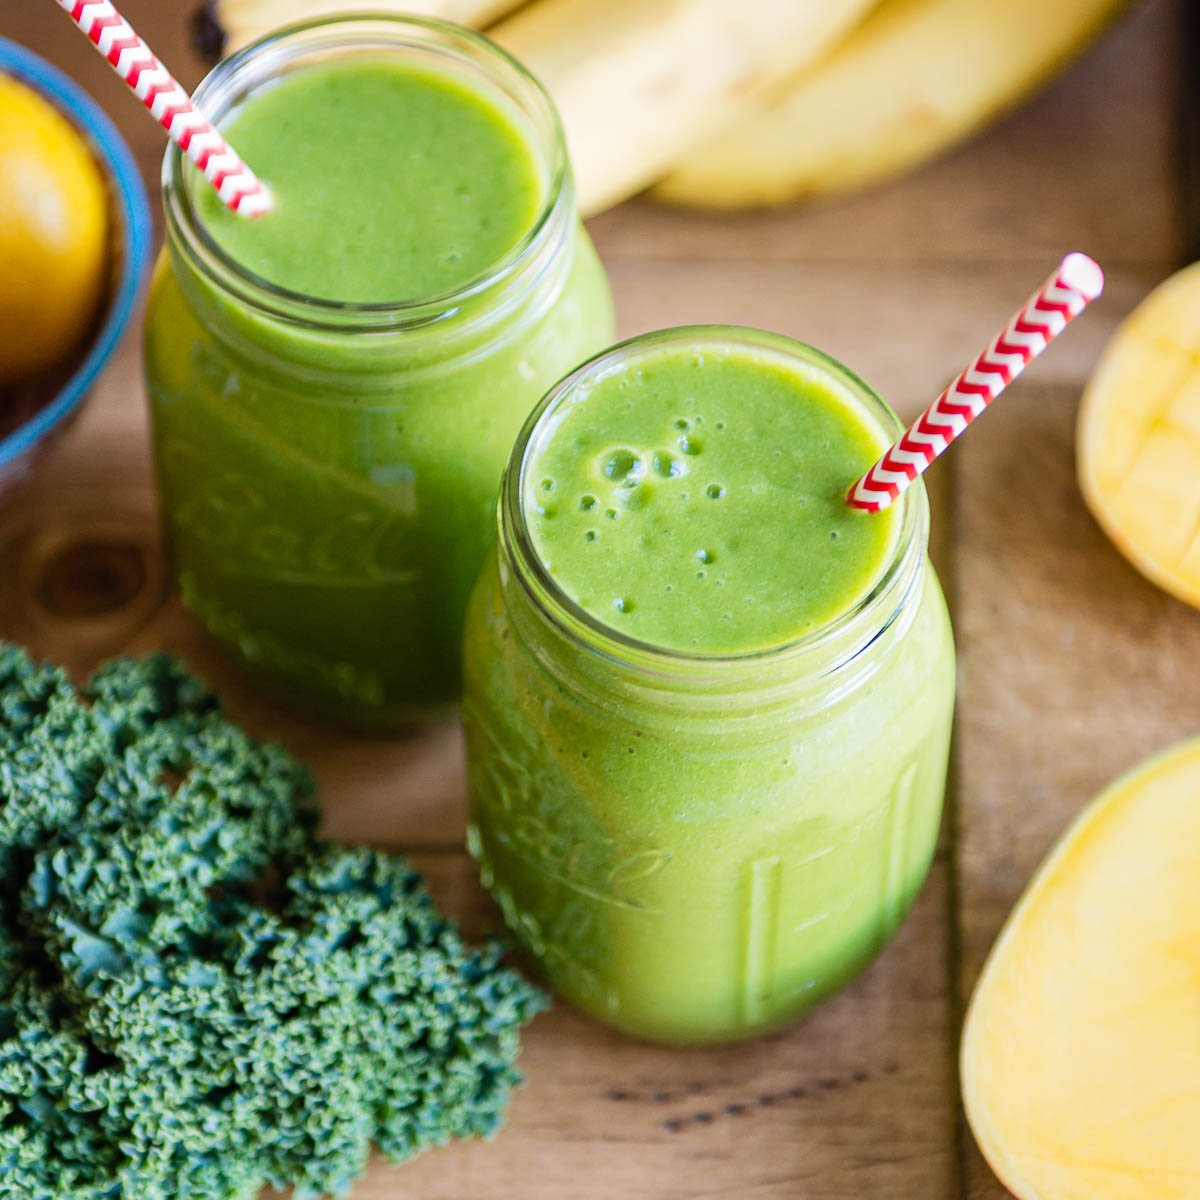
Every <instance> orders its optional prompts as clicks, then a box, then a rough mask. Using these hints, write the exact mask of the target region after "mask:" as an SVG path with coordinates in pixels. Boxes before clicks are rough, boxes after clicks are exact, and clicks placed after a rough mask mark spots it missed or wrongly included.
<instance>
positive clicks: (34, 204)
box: [0, 75, 108, 384]
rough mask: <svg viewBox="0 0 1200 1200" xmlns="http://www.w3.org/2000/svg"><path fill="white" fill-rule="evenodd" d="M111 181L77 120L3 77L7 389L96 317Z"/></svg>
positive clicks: (0, 279)
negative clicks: (108, 183) (73, 121)
mask: <svg viewBox="0 0 1200 1200" xmlns="http://www.w3.org/2000/svg"><path fill="white" fill-rule="evenodd" d="M107 243H108V195H107V188H106V185H105V180H104V175H103V173H102V172H101V170H100V168H99V166H98V165H97V163H96V161H95V159H94V158H93V157H92V155H91V152H90V151H89V149H88V147H87V144H86V143H85V142H84V140H83V139H82V138H81V137H80V135H79V134H78V133H77V132H76V131H75V129H74V127H73V126H72V125H71V123H70V122H69V121H68V120H67V119H66V118H65V117H64V116H63V115H62V114H61V113H59V111H58V110H57V109H56V108H55V107H54V106H53V105H52V104H50V103H49V102H48V101H47V100H44V99H43V98H42V97H41V96H40V95H38V93H37V92H35V91H34V90H33V89H32V88H30V87H27V86H26V85H25V84H23V83H18V82H17V81H16V80H15V79H12V78H11V77H9V76H6V75H0V384H5V383H13V382H16V381H17V380H20V379H23V378H25V377H26V376H29V375H32V374H34V373H35V372H37V371H40V370H43V369H44V368H46V367H49V366H52V365H53V364H54V363H55V362H57V361H58V360H59V359H61V358H62V357H63V356H64V355H65V354H67V353H68V352H69V351H70V350H71V349H72V347H73V346H75V344H76V343H77V342H78V341H79V339H80V338H81V337H82V336H83V334H84V333H85V332H86V330H87V328H88V326H89V325H90V324H91V322H92V319H93V318H94V316H95V314H96V309H97V305H98V303H99V300H100V296H101V293H102V291H103V289H104V284H105V279H106V275H107V264H108V249H107Z"/></svg>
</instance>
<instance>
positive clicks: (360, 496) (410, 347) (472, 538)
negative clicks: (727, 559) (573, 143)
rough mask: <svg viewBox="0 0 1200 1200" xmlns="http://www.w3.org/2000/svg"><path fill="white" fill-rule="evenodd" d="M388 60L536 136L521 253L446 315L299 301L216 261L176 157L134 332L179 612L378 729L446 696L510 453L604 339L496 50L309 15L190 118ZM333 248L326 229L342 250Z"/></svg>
mask: <svg viewBox="0 0 1200 1200" xmlns="http://www.w3.org/2000/svg"><path fill="white" fill-rule="evenodd" d="M390 59H392V60H400V61H403V62H405V63H414V64H417V65H418V66H419V67H420V68H421V69H422V70H427V71H429V72H437V73H443V74H444V75H446V76H448V77H450V78H452V79H453V80H454V81H456V86H461V87H462V88H463V89H464V90H469V91H470V92H471V93H472V94H473V95H477V96H478V97H480V102H481V103H486V104H488V105H492V106H494V107H495V108H496V109H497V110H498V111H501V112H502V113H503V114H504V116H505V119H506V120H507V121H508V122H510V123H511V125H512V126H513V127H515V128H516V129H517V130H519V132H520V133H521V135H522V136H523V137H524V139H525V140H526V141H527V143H528V146H529V148H530V150H531V151H532V156H533V159H534V160H535V162H536V166H537V173H538V178H539V185H538V186H539V187H540V189H541V195H540V196H539V198H538V202H537V215H536V218H535V219H534V220H533V221H532V223H531V224H530V226H529V228H528V229H526V230H525V231H524V232H523V234H522V235H521V237H520V238H519V240H518V241H517V242H516V243H515V244H514V245H513V246H512V247H511V248H510V249H509V250H508V251H507V253H505V254H504V255H503V256H502V257H501V258H500V259H499V260H498V261H496V262H494V263H492V264H491V265H490V266H489V267H488V268H487V269H486V270H485V271H483V272H482V274H479V275H477V276H475V277H473V278H471V279H469V280H468V281H467V282H465V283H463V284H462V285H461V286H456V287H454V288H453V290H451V291H448V292H445V293H443V294H439V295H433V296H429V297H419V298H415V299H406V300H403V301H402V302H397V303H376V302H372V303H362V304H359V303H353V302H346V301H331V300H328V299H323V298H322V297H321V296H319V295H308V294H300V293H297V292H293V291H289V290H287V289H286V288H284V287H281V286H277V285H275V284H272V283H271V282H269V281H268V280H266V279H264V278H262V277H260V276H259V275H256V274H255V273H254V272H253V271H251V270H250V269H249V268H248V267H247V266H246V265H245V264H244V263H241V262H239V261H237V260H236V259H235V258H234V257H233V256H232V255H231V254H230V253H229V252H228V251H227V250H226V249H223V248H222V246H221V245H220V244H219V242H218V241H217V240H216V239H215V238H214V237H213V236H212V235H211V233H210V231H209V230H208V229H207V228H206V226H205V223H204V220H203V212H202V205H201V204H200V203H199V199H200V195H201V192H202V190H203V189H205V188H207V186H208V185H207V184H206V183H204V181H203V180H202V179H201V178H200V177H199V175H198V173H197V172H196V171H195V170H194V168H192V167H191V166H190V164H189V165H186V166H185V163H184V160H183V158H182V156H181V154H180V152H179V150H178V149H176V148H174V147H172V148H171V149H170V150H169V151H168V153H167V156H166V160H165V163H164V167H163V191H164V203H165V208H166V218H167V246H166V251H165V254H164V257H163V259H162V260H161V261H160V263H159V265H158V270H157V272H156V276H155V280H154V284H153V287H152V291H151V295H150V301H149V307H148V311H147V316H146V337H145V364H146V377H147V382H148V388H149V398H150V406H151V415H152V419H153V431H154V448H155V456H156V463H157V471H158V480H159V487H160V494H161V509H162V519H163V524H164V528H165V534H166V542H167V548H168V553H169V555H170V558H171V561H172V563H173V566H174V569H175V572H176V574H177V577H178V580H179V584H180V587H181V590H182V593H183V598H184V601H185V603H186V604H187V606H188V607H189V608H190V609H191V610H192V611H193V612H194V613H196V614H197V615H198V616H199V617H200V619H201V620H202V621H203V622H204V624H205V625H206V626H207V628H208V629H209V631H210V632H211V633H212V634H214V635H215V636H216V637H217V638H218V639H220V640H221V641H222V642H223V643H224V644H225V645H226V646H227V647H229V648H230V649H231V650H232V651H233V652H234V653H235V654H237V655H239V656H240V657H241V659H242V660H243V661H244V663H245V665H246V666H247V667H248V668H249V669H250V671H251V672H252V673H253V674H254V675H255V676H257V677H258V678H259V679H260V680H261V681H263V682H264V683H265V684H267V685H269V686H271V687H272V688H273V689H274V690H276V691H278V692H280V693H281V694H283V695H285V696H287V697H288V698H290V699H292V700H293V701H296V702H298V703H300V704H302V705H304V706H306V707H311V708H313V709H315V710H317V711H319V712H322V713H324V714H326V715H330V716H333V717H335V718H338V719H344V720H347V721H351V722H355V723H362V724H376V725H395V724H400V723H405V722H408V721H412V720H420V719H423V718H427V717H429V716H433V715H437V714H440V713H441V712H442V711H444V710H445V709H446V708H447V707H448V706H449V705H450V704H452V703H453V701H454V700H456V699H457V696H458V691H459V683H460V668H459V654H460V647H461V631H462V621H463V613H464V610H465V606H466V601H467V596H468V594H469V591H470V587H471V584H472V582H473V580H474V578H475V576H476V574H477V572H478V569H479V566H480V563H481V562H482V561H483V558H484V554H485V551H486V549H487V547H488V545H489V543H490V542H491V540H492V538H493V537H494V526H493V519H494V515H493V514H494V506H495V496H496V490H497V487H498V484H499V480H500V475H501V473H502V469H503V465H504V462H505V459H506V457H507V454H508V451H509V448H510V447H511V444H512V439H513V437H514V435H515V434H516V432H517V430H518V429H519V427H520V425H521V422H522V420H523V419H524V418H525V416H526V415H527V413H528V411H529V409H530V407H531V406H532V405H533V403H534V402H535V401H536V400H537V398H538V397H539V396H540V395H541V394H542V392H544V391H545V389H546V388H547V387H548V386H549V384H550V383H551V382H552V381H553V380H554V379H556V378H558V377H559V376H561V375H562V374H563V372H564V371H566V370H567V369H568V368H570V367H571V366H573V365H574V364H575V363H577V362H579V361H580V360H581V359H583V358H584V357H586V356H587V355H588V354H589V353H591V352H593V351H595V350H596V349H598V348H599V347H601V346H602V345H605V344H607V342H608V341H609V340H610V339H611V335H612V323H613V317H612V305H611V298H610V295H609V291H608V286H607V282H606V280H605V277H604V273H603V270H602V268H601V266H600V263H599V261H598V259H597V257H596V254H595V251H594V250H593V248H592V246H591V243H590V242H589V240H588V238H587V235H586V233H585V232H584V231H583V227H582V225H581V223H580V221H579V218H578V215H577V212H576V209H575V199H574V192H573V185H572V181H571V174H570V169H569V166H568V163H567V159H566V153H565V149H564V143H563V137H562V133H561V129H560V127H559V123H558V119H557V116H556V114H555V112H554V109H553V107H552V105H551V102H550V100H549V98H548V97H547V96H546V94H545V92H544V91H543V90H542V88H541V87H540V86H539V85H538V84H537V83H536V81H535V80H534V79H533V78H532V77H531V76H530V75H529V74H528V73H527V72H525V71H524V70H523V69H522V68H521V67H520V66H519V65H518V64H517V63H516V62H514V61H513V60H512V59H511V58H509V57H508V56H507V55H505V54H504V53H503V52H502V51H500V50H499V49H498V48H497V47H495V46H494V45H493V44H491V43H490V42H488V41H486V40H485V39H483V38H481V37H478V36H476V35H474V34H471V33H468V32H467V31H465V30H461V29H459V28H458V27H456V26H452V25H447V24H444V23H441V22H437V21H428V20H421V19H415V18H403V17H386V16H382V15H380V16H371V17H369V18H367V17H347V18H334V19H330V20H324V21H316V22H312V23H308V24H305V25H299V26H295V27H292V28H290V29H287V30H284V31H281V32H280V33H278V34H275V35H272V36H270V37H267V38H265V39H263V40H262V41H260V42H257V43H255V44H254V45H251V46H249V47H247V48H246V49H244V50H242V51H241V52H239V53H238V54H236V55H234V56H233V57H231V58H229V59H228V60H226V61H225V62H223V63H221V64H220V65H219V66H218V67H217V68H216V69H215V70H214V71H213V72H212V73H211V74H210V75H209V76H208V78H207V79H206V80H205V81H204V82H203V83H202V84H201V86H200V88H199V90H198V91H197V92H196V100H197V104H198V106H199V107H200V108H201V109H202V110H204V111H205V112H206V113H207V114H208V115H209V116H210V117H212V118H213V119H214V120H216V121H217V122H222V121H223V120H224V119H225V118H228V117H231V116H236V115H237V113H238V112H239V111H240V110H241V109H242V108H243V106H244V105H246V104H247V102H248V101H252V100H254V99H255V98H256V97H257V96H258V95H259V94H261V93H263V92H265V91H267V90H269V89H270V88H271V87H273V86H275V85H277V83H278V81H279V80H281V79H284V78H289V77H291V76H292V74H293V73H294V72H299V71H303V70H305V69H306V68H308V67H310V66H313V65H318V64H320V65H324V64H328V63H330V62H338V61H343V60H346V61H349V60H353V61H355V62H360V61H361V62H367V61H371V62H375V61H386V60H390ZM404 134H405V131H404V127H403V125H400V126H399V127H397V128H396V129H395V131H394V136H395V138H396V139H403V138H404ZM280 136H281V137H285V136H288V134H287V132H286V131H281V134H280ZM268 182H269V180H268ZM270 219H271V218H270V217H267V218H265V220H270ZM341 232H342V231H341V230H339V229H337V228H331V229H329V230H328V235H329V237H330V238H331V239H335V245H336V244H340V243H337V242H336V239H337V238H338V237H339V236H340V235H341ZM295 253H296V255H297V256H303V255H305V254H306V253H311V249H310V248H307V247H305V246H303V245H300V246H296V247H295ZM345 253H353V249H352V248H348V249H347V250H346V251H345Z"/></svg>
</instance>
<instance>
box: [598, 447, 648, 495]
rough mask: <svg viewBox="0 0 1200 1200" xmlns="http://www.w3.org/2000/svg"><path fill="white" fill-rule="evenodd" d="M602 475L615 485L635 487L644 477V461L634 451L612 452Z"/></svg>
mask: <svg viewBox="0 0 1200 1200" xmlns="http://www.w3.org/2000/svg"><path fill="white" fill-rule="evenodd" d="M600 473H601V474H602V475H603V476H604V478H605V479H611V480H612V481H613V483H619V484H623V485H624V486H625V487H633V485H634V484H636V483H637V481H638V480H639V479H640V478H641V475H642V460H641V459H640V458H638V456H637V455H636V454H634V452H633V451H632V450H612V451H610V452H609V453H608V455H607V457H606V458H605V460H604V463H603V465H602V466H601V467H600Z"/></svg>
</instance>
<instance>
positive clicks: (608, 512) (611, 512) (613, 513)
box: [604, 508, 617, 521]
mask: <svg viewBox="0 0 1200 1200" xmlns="http://www.w3.org/2000/svg"><path fill="white" fill-rule="evenodd" d="M604 515H605V516H606V517H607V518H608V519H609V520H610V521H615V520H616V519H617V510H616V509H615V508H606V509H605V510H604Z"/></svg>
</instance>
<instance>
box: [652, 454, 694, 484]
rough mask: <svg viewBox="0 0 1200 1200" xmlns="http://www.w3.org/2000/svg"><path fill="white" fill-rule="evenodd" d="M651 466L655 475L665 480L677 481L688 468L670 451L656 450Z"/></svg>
mask: <svg viewBox="0 0 1200 1200" xmlns="http://www.w3.org/2000/svg"><path fill="white" fill-rule="evenodd" d="M651 465H652V466H653V467H654V473H655V474H656V475H661V476H662V477H663V478H664V479H676V478H678V477H679V476H680V475H682V474H683V473H684V472H685V471H686V470H687V467H685V466H684V465H683V463H681V462H680V461H679V459H677V458H676V457H675V456H674V455H673V454H671V453H670V451H668V450H656V451H655V453H654V460H653V462H652V464H651Z"/></svg>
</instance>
